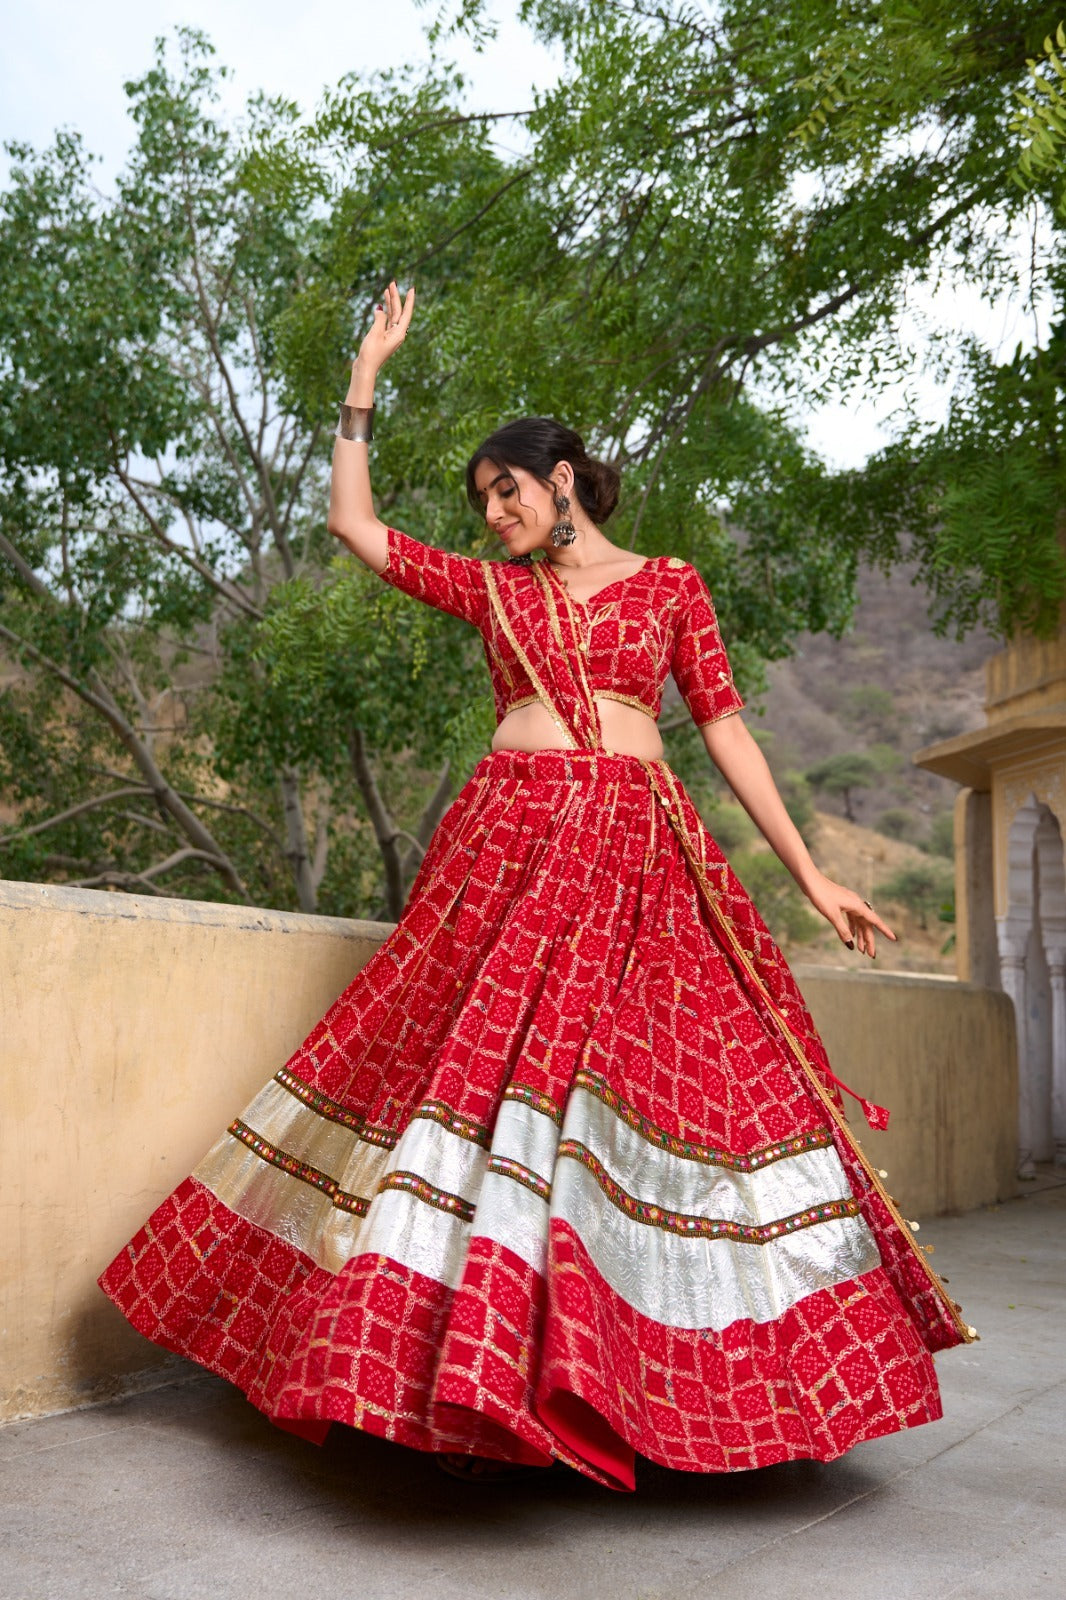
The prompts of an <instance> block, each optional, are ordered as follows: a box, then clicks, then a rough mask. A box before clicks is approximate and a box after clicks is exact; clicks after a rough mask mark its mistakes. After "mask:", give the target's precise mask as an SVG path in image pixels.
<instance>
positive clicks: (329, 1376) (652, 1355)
mask: <svg viewBox="0 0 1066 1600" xmlns="http://www.w3.org/2000/svg"><path fill="white" fill-rule="evenodd" d="M383 576H384V577H385V578H386V580H387V581H389V582H391V583H393V584H395V585H396V586H397V587H399V588H400V589H402V590H404V591H405V592H407V593H408V594H412V595H415V596H417V597H418V598H420V599H422V600H424V601H426V602H428V603H429V604H431V605H436V606H439V607H441V608H442V609H444V610H447V611H450V612H452V613H454V614H455V615H459V616H463V617H465V618H466V619H467V620H468V621H470V622H472V623H474V624H475V625H476V626H478V627H479V628H480V630H481V632H482V635H483V638H484V642H485V649H486V654H487V656H488V660H489V666H490V670H491V672H492V679H493V687H494V692H495V695H496V703H497V709H498V712H499V714H500V715H501V716H502V715H503V713H504V712H505V711H507V710H509V709H511V708H513V707H514V706H515V705H517V704H522V703H525V702H526V701H528V700H533V699H536V700H538V701H539V702H540V703H541V704H543V705H544V706H545V707H546V708H547V709H548V710H549V712H550V713H551V715H552V716H553V717H554V719H555V721H556V724H557V725H558V727H559V728H560V729H561V730H562V731H563V732H564V733H565V736H566V738H567V741H568V744H569V746H570V747H569V748H567V749H562V750H539V751H537V752H535V753H533V754H525V753H522V752H519V751H514V750H501V751H498V752H496V753H493V754H490V755H487V756H486V757H485V758H484V759H483V760H482V761H480V762H479V763H478V765H477V767H476V768H475V770H474V772H473V774H472V776H471V777H470V779H469V780H468V782H467V783H466V784H465V786H464V787H463V789H462V790H461V792H460V793H459V795H458V797H457V798H456V800H455V801H454V802H453V804H452V805H451V806H450V808H449V810H448V811H447V813H446V814H445V816H444V818H443V820H442V822H441V824H440V826H439V828H438V830H437V832H436V834H435V835H434V838H433V840H432V842H431V844H430V847H429V849H428V851H427V853H426V855H425V858H424V860H423V862H422V864H421V867H420V869H419V872H418V875H417V878H416V880H415V883H414V884H413V886H412V889H411V893H410V897H409V900H408V903H407V907H406V909H405V911H404V913H403V916H402V917H401V919H400V921H399V922H398V923H397V925H396V928H395V930H394V932H393V933H392V934H391V935H390V936H389V937H388V939H387V940H386V941H385V943H384V944H383V945H382V946H381V947H380V948H379V949H378V950H377V951H376V953H375V954H374V956H373V957H372V958H371V959H370V961H369V962H368V963H367V964H366V966H364V967H363V968H362V970H361V971H360V972H359V973H357V975H356V977H355V978H354V980H353V981H352V983H351V984H350V985H349V986H348V988H347V989H346V990H345V991H344V993H343V994H342V995H341V996H340V998H339V999H338V1000H337V1001H336V1003H335V1004H334V1005H333V1006H332V1007H331V1009H330V1010H329V1011H328V1012H327V1014H326V1015H325V1016H324V1017H323V1018H322V1020H321V1021H320V1022H319V1023H318V1024H317V1026H316V1027H315V1028H314V1029H313V1031H312V1032H311V1034H310V1035H309V1036H308V1038H307V1039H306V1040H305V1042H304V1044H303V1045H302V1046H301V1048H300V1049H299V1050H298V1051H297V1052H296V1054H295V1055H294V1056H293V1058H292V1059H291V1061H289V1062H288V1063H287V1065H286V1066H285V1067H284V1068H282V1070H281V1071H279V1072H278V1073H277V1074H276V1076H275V1077H274V1078H273V1079H272V1080H271V1082H270V1083H269V1084H268V1085H267V1086H266V1087H265V1088H264V1089H263V1090H262V1092H261V1093H260V1094H259V1095H257V1096H256V1098H255V1099H254V1100H253V1101H252V1102H251V1104H250V1105H249V1106H248V1107H247V1108H246V1109H245V1111H244V1112H243V1113H242V1114H241V1116H239V1117H238V1118H236V1119H235V1121H234V1122H233V1123H232V1125H231V1126H230V1128H229V1129H228V1130H227V1131H226V1133H225V1134H224V1135H223V1136H222V1138H221V1139H220V1140H219V1141H218V1143H217V1144H216V1145H215V1146H214V1147H213V1149H212V1150H211V1151H210V1152H209V1153H208V1155H207V1156H206V1157H205V1159H204V1160H203V1161H202V1162H201V1164H200V1165H199V1166H198V1167H197V1168H196V1170H195V1172H194V1173H193V1174H192V1175H191V1177H189V1178H187V1179H186V1180H185V1182H184V1183H182V1184H181V1185H180V1186H179V1187H178V1188H177V1189H176V1190H175V1191H174V1193H173V1194H172V1195H171V1196H170V1197H169V1198H168V1199H167V1200H165V1201H164V1202H163V1203H162V1205H160V1206H159V1207H158V1209H157V1210H156V1211H155V1212H154V1213H153V1215H152V1216H151V1218H150V1219H149V1220H148V1222H147V1223H146V1224H145V1226H144V1227H143V1228H142V1229H141V1230H140V1232H139V1233H138V1234H137V1235H136V1236H135V1238H134V1239H133V1240H132V1241H131V1242H130V1243H129V1245H128V1246H127V1247H126V1248H125V1249H123V1250H122V1251H121V1252H120V1254H119V1255H117V1256H116V1258H115V1260H114V1261H113V1262H112V1263H111V1265H110V1266H109V1267H108V1268H107V1270H106V1271H105V1272H104V1274H103V1275H102V1277H101V1279H100V1283H101V1286H102V1287H103V1288H104V1290H105V1291H106V1292H107V1293H108V1294H109V1295H110V1296H111V1298H112V1299H113V1300H114V1301H115V1303H116V1304H117V1305H118V1306H119V1307H120V1308H121V1310H122V1311H123V1312H124V1313H125V1315H126V1316H127V1317H128V1318H129V1320H130V1321H131V1322H132V1324H133V1325H134V1327H136V1328H138V1329H140V1331H141V1332H142V1333H144V1334H146V1335H147V1336H148V1337H149V1338H151V1339H154V1340H156V1341H157V1342H158V1343H159V1344H162V1345H164V1346H166V1347H167V1348H168V1349H170V1350H175V1351H178V1352H180V1353H181V1354H183V1355H186V1356H189V1357H192V1358H193V1359H194V1360H196V1361H199V1362H201V1363H202V1364H203V1365H204V1366H206V1367H208V1368H210V1369H211V1370H212V1371H214V1372H216V1373H221V1374H222V1375H223V1376H224V1377H226V1378H229V1379H231V1380H232V1381H233V1382H234V1383H235V1384H237V1385H239V1386H240V1388H241V1389H242V1390H243V1391H244V1392H245V1393H246V1394H247V1396H248V1397H249V1399H250V1400H252V1402H253V1403H254V1404H255V1405H256V1406H258V1407H260V1408H261V1409H262V1410H263V1411H264V1412H265V1413H266V1414H267V1415H268V1416H270V1417H271V1418H273V1419H274V1420H275V1421H277V1422H278V1423H280V1424H281V1425H282V1426H285V1427H289V1428H292V1429H293V1430H294V1431H296V1432H299V1433H301V1434H303V1435H304V1436H305V1437H308V1438H312V1439H321V1438H322V1437H324V1435H325V1433H326V1431H327V1430H328V1428H329V1425H330V1424H331V1423H332V1422H342V1423H347V1424H349V1425H351V1426H353V1427H360V1428H364V1429H366V1430H367V1431H369V1432H371V1433H377V1434H381V1435H384V1436H385V1437H386V1438H389V1439H394V1440H397V1441H399V1442H401V1443H403V1444H407V1445H413V1446H415V1447H416V1448H419V1449H423V1450H437V1451H442V1450H447V1451H460V1452H462V1451H467V1452H473V1453H477V1454H479V1455H486V1456H491V1457H497V1458H501V1459H505V1460H514V1461H521V1462H531V1463H537V1462H540V1463H547V1462H549V1461H550V1460H551V1459H552V1458H553V1457H558V1458H561V1459H562V1460H563V1461H566V1462H568V1463H570V1464H571V1465H572V1466H574V1467H576V1468H578V1470H580V1471H581V1472H584V1473H586V1474H587V1475H588V1476H589V1477H592V1478H595V1479H597V1480H599V1481H600V1482H602V1483H605V1484H607V1485H610V1486H611V1487H614V1488H621V1489H631V1488H632V1487H633V1468H634V1458H635V1455H636V1454H638V1453H639V1454H641V1455H644V1456H647V1457H649V1458H651V1459H652V1460H654V1461H657V1462H660V1463H662V1464H664V1465H666V1466H668V1467H674V1468H681V1469H684V1470H688V1471H696V1472H723V1471H733V1470H737V1469H741V1468H751V1467H758V1466H764V1465H768V1464H770V1463H773V1462H780V1461H785V1460H790V1459H794V1458H797V1457H813V1458H815V1459H818V1460H823V1461H827V1460H831V1459H832V1458H834V1457H836V1456H839V1455H840V1454H841V1453H842V1452H843V1451H845V1450H848V1449H850V1448H851V1447H852V1446H853V1445H855V1444H856V1443H858V1442H859V1441H860V1440H865V1439H871V1438H874V1437H876V1436H877V1435H880V1434H885V1433H888V1432H891V1431H893V1430H895V1429H899V1428H905V1427H911V1426H914V1425H916V1424H918V1423H921V1422H927V1421H930V1420H932V1419H934V1418H936V1417H938V1416H939V1415H940V1399H939V1391H938V1388H937V1382H936V1377H935V1374H934V1371H933V1365H932V1361H931V1359H930V1353H931V1352H933V1351H935V1350H938V1349H942V1348H944V1347H946V1346H949V1345H955V1344H959V1343H962V1342H964V1341H966V1340H967V1339H969V1338H970V1337H972V1336H973V1330H972V1329H968V1328H967V1327H966V1325H965V1323H964V1322H962V1321H961V1320H960V1316H959V1312H958V1307H956V1306H955V1305H954V1303H953V1302H952V1301H951V1300H950V1299H949V1298H948V1296H947V1294H946V1292H945V1290H944V1289H943V1287H942V1286H941V1284H940V1282H939V1280H938V1279H937V1277H936V1276H935V1274H934V1273H933V1272H932V1270H931V1269H930V1267H929V1265H928V1264H927V1261H926V1257H925V1255H924V1253H922V1251H921V1250H920V1249H919V1247H918V1245H917V1243H916V1241H915V1240H914V1238H913V1237H912V1233H911V1231H910V1229H909V1227H908V1225H907V1224H906V1223H905V1222H904V1221H903V1220H902V1219H901V1217H900V1216H899V1213H898V1212H897V1211H896V1209H895V1207H894V1205H893V1203H892V1202H891V1200H890V1199H889V1197H888V1196H887V1195H886V1193H885V1191H884V1189H883V1187H882V1185H881V1183H880V1182H879V1179H878V1176H877V1173H876V1172H875V1171H874V1170H873V1169H872V1168H871V1166H870V1163H869V1161H868V1159H867V1157H866V1156H865V1155H864V1154H863V1152H862V1150H861V1149H860V1148H858V1146H857V1144H856V1141H855V1139H854V1137H853V1135H852V1134H851V1133H850V1131H849V1129H848V1126H847V1123H846V1122H845V1120H844V1116H843V1113H842V1110H841V1100H840V1096H839V1093H838V1088H837V1080H836V1079H835V1078H834V1077H833V1074H832V1073H831V1071H830V1069H829V1065H828V1062H827V1060H826V1056H825V1052H824V1050H823V1047H822V1045H821V1042H820V1040H819V1038H818V1035H817V1033H816V1031H815V1028H814V1024H813V1022H812V1020H811V1017H810V1015H809V1013H808V1011H807V1008H806V1006H805V1004H804V1002H803V999H802V997H801V995H800V993H799V990H798V989H797V987H796V984H795V981H794V979H793V977H792V975H791V973H790V972H789V969H788V967H787V965H786V963H785V961H784V959H783V957H782V955H781V953H780V951H779V950H778V949H777V947H776V946H775V944H774V942H773V940H772V939H771V937H770V935H769V933H768V932H767V930H766V927H765V926H764V924H763V923H762V921H761V920H760V918H759V916H758V914H757V912H756V911H755V909H754V907H753V905H752V903H751V901H750V899H749V898H748V896H747V894H746V893H745V891H744V889H743V888H742V887H741V885H740V883H739V882H738V881H737V879H736V877H735V876H734V875H733V873H732V872H731V871H730V869H729V867H728V866H727V864H726V862H725V860H724V858H723V856H722V853H721V851H720V850H719V849H718V847H717V845H716V844H715V842H714V840H713V839H712V838H711V836H710V835H709V833H708V832H707V830H706V828H705V827H704V826H703V823H702V822H701V820H700V817H699V815H698V814H697V812H696V810H695V809H694V807H693V805H692V802H691V800H690V799H689V797H688V795H687V794H686V792H685V790H684V789H683V787H682V785H681V783H680V782H679V780H678V779H677V777H676V775H675V774H674V773H673V772H672V771H671V769H670V767H669V766H668V765H667V764H666V762H665V761H645V760H642V759H640V758H638V757H635V756H629V755H619V754H616V753H612V752H609V751H606V750H605V749H604V748H603V745H602V737H601V730H600V723H599V714H598V710H597V707H596V703H595V700H594V699H593V691H595V692H597V693H600V694H604V693H606V694H608V695H613V696H615V697H616V698H619V699H622V700H625V701H627V702H628V703H631V704H635V705H639V706H641V707H642V709H644V710H646V711H647V712H648V714H649V715H651V716H655V715H657V713H658V710H659V706H660V701H661V693H662V688H663V684H664V682H665V678H666V674H667V672H668V671H669V670H672V671H673V673H674V676H675V679H676V681H677V683H678V687H679V689H680V690H681V693H682V695H683V697H684V699H685V701H686V703H687V705H688V707H689V709H690V711H691V713H692V715H693V717H694V719H695V721H696V722H697V723H700V724H702V723H706V722H709V721H713V720H714V719H715V718H717V717H719V716H723V715H726V714H728V713H730V712H732V711H735V710H737V709H738V708H739V707H740V706H741V705H742V703H743V702H742V701H741V699H740V697H739V695H738V694H737V691H736V689H735V688H734V686H733V682H732V678H731V675H730V672H729V664H728V661H727V659H726V655H725V652H724V650H723V648H722V644H721V640H720V637H719V634H718V630H717V625H716V622H715V617H714V610H713V606H712V603H711V599H710V596H709V594H708V592H707V589H706V586H705V585H704V583H703V580H702V578H701V577H700V576H699V574H698V573H697V571H696V570H695V568H693V567H692V566H690V565H689V564H688V563H686V562H683V561H680V560H677V559H676V558H669V557H655V558H652V559H650V560H649V561H647V562H646V563H645V565H644V566H643V567H642V568H641V569H640V570H639V571H638V572H637V573H635V574H634V575H633V576H631V577H629V578H626V579H623V580H622V581H621V582H620V583H615V584H610V585H608V586H607V588H605V589H603V590H601V591H600V592H599V593H598V594H596V595H595V596H594V597H593V599H592V600H591V601H590V602H588V603H587V604H581V603H579V602H577V601H574V600H572V599H571V598H570V596H569V595H568V594H567V592H566V589H565V586H564V585H563V584H562V582H561V581H560V579H559V578H558V575H557V574H556V573H555V572H554V570H553V569H552V567H551V565H550V563H546V562H544V561H538V562H534V563H533V564H532V566H521V565H517V564H512V563H506V562H491V561H475V560H471V559H470V558H466V557H461V556H456V555H450V554H447V553H446V552H444V551H440V550H437V549H435V548H432V547H430V546H427V545H424V544H421V543H419V542H418V541H417V540H414V539H412V538H410V537H409V536H408V535H406V534H402V533H399V532H397V531H395V530H392V529H390V531H389V565H388V567H387V568H386V571H385V573H384V574H383ZM867 1110H868V1114H873V1115H874V1116H875V1120H876V1108H871V1107H867Z"/></svg>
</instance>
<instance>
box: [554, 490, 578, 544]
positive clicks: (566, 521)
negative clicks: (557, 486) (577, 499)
mask: <svg viewBox="0 0 1066 1600" xmlns="http://www.w3.org/2000/svg"><path fill="white" fill-rule="evenodd" d="M552 500H553V502H554V504H555V510H556V514H557V516H558V518H559V520H558V522H556V523H555V524H554V526H553V527H552V544H553V545H554V546H555V548H556V549H557V550H558V549H560V548H561V547H562V546H563V545H567V544H573V542H574V540H575V539H576V538H577V529H576V528H575V527H574V524H573V523H572V522H571V520H570V496H569V495H567V494H560V493H559V491H558V490H556V491H555V493H554V495H553V496H552Z"/></svg>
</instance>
